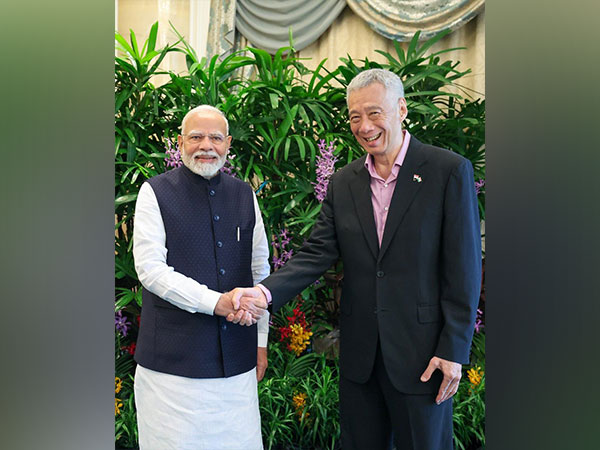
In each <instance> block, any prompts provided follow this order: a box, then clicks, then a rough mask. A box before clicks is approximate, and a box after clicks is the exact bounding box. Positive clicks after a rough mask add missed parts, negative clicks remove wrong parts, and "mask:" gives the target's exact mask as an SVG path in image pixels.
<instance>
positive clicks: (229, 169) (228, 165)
mask: <svg viewBox="0 0 600 450" xmlns="http://www.w3.org/2000/svg"><path fill="white" fill-rule="evenodd" d="M234 159H235V155H231V154H230V155H229V156H227V159H226V160H225V164H224V165H223V167H221V172H223V173H226V174H227V175H231V176H232V177H236V178H237V172H236V171H235V166H234V165H233V164H232V161H233V160H234Z"/></svg>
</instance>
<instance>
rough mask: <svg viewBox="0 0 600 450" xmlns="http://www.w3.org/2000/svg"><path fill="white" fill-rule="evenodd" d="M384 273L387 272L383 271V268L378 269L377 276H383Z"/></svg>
mask: <svg viewBox="0 0 600 450" xmlns="http://www.w3.org/2000/svg"><path fill="white" fill-rule="evenodd" d="M384 275H385V273H384V272H383V270H378V271H377V278H383V276H384Z"/></svg>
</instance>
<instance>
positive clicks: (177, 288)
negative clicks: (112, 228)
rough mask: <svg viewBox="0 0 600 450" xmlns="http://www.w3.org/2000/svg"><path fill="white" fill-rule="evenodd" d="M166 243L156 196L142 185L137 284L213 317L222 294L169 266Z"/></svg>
mask: <svg viewBox="0 0 600 450" xmlns="http://www.w3.org/2000/svg"><path fill="white" fill-rule="evenodd" d="M255 201H256V200H255ZM261 225H262V220H261ZM263 234H264V226H263ZM255 235H256V231H255ZM265 241H266V236H265ZM165 244H166V232H165V226H164V223H163V220H162V216H161V214H160V208H159V206H158V201H157V199H156V195H155V194H154V191H153V190H152V187H151V186H150V184H149V183H144V184H142V187H141V188H140V191H139V193H138V198H137V202H136V205H135V216H134V225H133V258H134V261H135V270H136V272H137V274H138V278H139V280H140V282H141V283H142V285H143V286H144V287H145V288H146V289H148V290H149V291H150V292H152V293H153V294H156V295H158V296H159V297H160V298H162V299H164V300H166V301H168V302H170V303H172V304H173V305H175V306H177V307H178V308H181V309H184V310H186V311H189V312H192V313H197V312H199V313H203V314H209V315H213V311H214V309H215V306H216V304H217V302H218V301H219V297H220V296H221V293H219V292H216V291H213V290H211V289H209V288H208V287H207V286H206V285H204V284H200V283H198V282H197V281H196V280H194V279H192V278H190V277H187V276H185V275H183V274H182V273H179V272H176V271H175V269H174V268H173V267H171V266H168V265H167V248H166V247H165ZM267 255H268V248H267ZM253 273H254V272H253ZM261 273H262V272H261ZM267 274H268V265H267ZM265 276H266V275H265ZM263 278H264V276H263ZM263 278H261V280H262V279H263Z"/></svg>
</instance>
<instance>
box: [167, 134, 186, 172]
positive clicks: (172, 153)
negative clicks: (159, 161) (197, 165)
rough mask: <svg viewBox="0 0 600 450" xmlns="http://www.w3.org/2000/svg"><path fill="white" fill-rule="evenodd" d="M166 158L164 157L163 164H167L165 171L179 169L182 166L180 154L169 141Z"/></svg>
mask: <svg viewBox="0 0 600 450" xmlns="http://www.w3.org/2000/svg"><path fill="white" fill-rule="evenodd" d="M166 153H167V156H166V157H165V163H166V164H167V169H169V168H170V167H172V168H175V167H179V166H181V165H182V164H183V162H182V161H181V152H180V151H179V148H177V147H176V146H175V144H173V142H171V140H170V139H167V152H166Z"/></svg>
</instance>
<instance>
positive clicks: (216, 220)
mask: <svg viewBox="0 0 600 450" xmlns="http://www.w3.org/2000/svg"><path fill="white" fill-rule="evenodd" d="M213 219H215V222H218V221H219V219H220V217H219V216H217V215H216V214H215V215H214V216H213Z"/></svg>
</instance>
